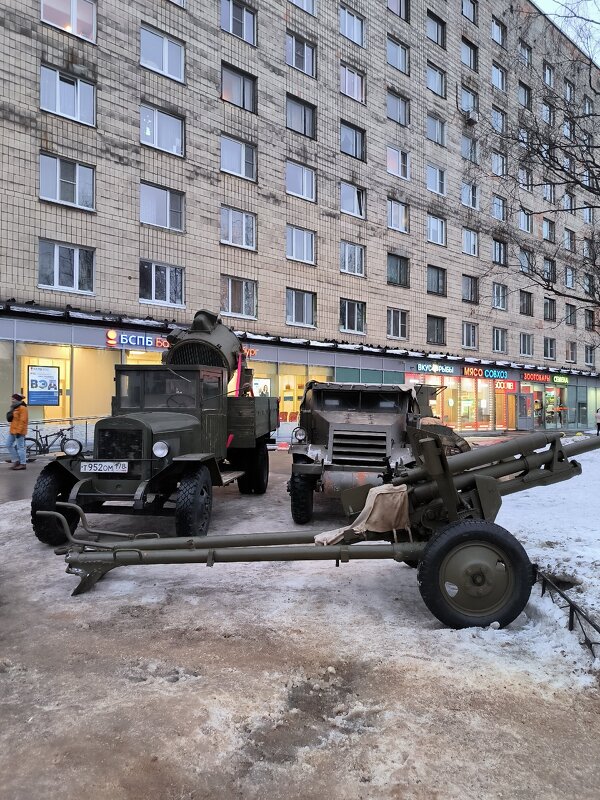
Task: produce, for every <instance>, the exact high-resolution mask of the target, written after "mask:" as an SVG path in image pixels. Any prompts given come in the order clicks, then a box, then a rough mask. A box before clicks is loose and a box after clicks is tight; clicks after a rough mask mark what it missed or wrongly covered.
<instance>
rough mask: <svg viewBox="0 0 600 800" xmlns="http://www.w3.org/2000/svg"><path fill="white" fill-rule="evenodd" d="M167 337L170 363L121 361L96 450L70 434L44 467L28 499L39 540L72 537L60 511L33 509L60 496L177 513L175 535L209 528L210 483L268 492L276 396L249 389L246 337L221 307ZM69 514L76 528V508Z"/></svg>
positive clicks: (92, 508) (104, 506)
mask: <svg viewBox="0 0 600 800" xmlns="http://www.w3.org/2000/svg"><path fill="white" fill-rule="evenodd" d="M167 338H168V340H169V344H170V348H169V350H168V351H167V352H166V353H165V354H164V356H163V361H164V364H163V365H161V366H117V367H116V374H115V395H114V397H113V399H112V414H111V416H110V417H106V418H104V419H102V420H100V421H99V422H98V423H97V424H96V427H95V432H94V448H93V453H91V454H88V453H84V452H83V448H82V445H81V443H80V442H79V441H77V440H76V439H69V440H67V441H65V443H64V445H63V450H64V455H60V456H58V457H57V458H56V459H55V460H54V461H52V462H50V463H49V464H47V465H46V466H45V467H44V469H43V470H42V472H41V473H40V476H39V478H38V480H37V482H36V484H35V487H34V490H33V495H32V501H31V521H32V525H33V530H34V532H35V535H36V536H37V538H38V539H39V540H40V541H42V542H44V543H46V544H50V545H53V546H57V545H60V544H63V543H64V542H65V540H66V537H65V534H64V532H63V530H62V529H61V528H60V527H59V526H58V525H57V524H56V521H55V520H54V519H52V518H49V517H40V516H37V515H36V512H37V511H52V510H54V509H55V503H56V501H57V500H59V501H69V502H72V503H76V504H77V505H79V506H81V508H83V509H84V510H85V511H88V512H93V513H104V514H115V513H126V514H159V515H167V514H173V515H174V517H175V531H176V534H177V535H178V536H202V535H204V534H206V533H207V531H208V527H209V523H210V516H211V509H212V489H213V486H225V485H227V484H230V483H232V482H233V481H237V485H238V488H239V490H240V492H241V493H242V494H263V493H264V492H265V491H266V489H267V484H268V481H269V456H268V450H267V442H268V440H269V439H270V437H271V434H272V432H273V431H274V430H275V428H276V427H277V417H278V399H277V398H275V397H253V396H251V393H250V391H249V387H250V386H251V380H252V377H251V372H250V371H249V370H247V369H246V367H245V359H244V355H243V350H242V346H241V343H240V341H239V339H238V338H237V336H236V335H235V334H234V332H233V331H232V330H230V329H229V328H228V327H226V326H225V325H223V324H222V323H221V321H220V320H219V318H218V316H217V315H214V314H212V313H210V312H208V311H199V312H198V313H197V314H196V315H195V317H194V321H193V324H192V326H191V328H190V329H189V330H182V329H175V330H174V331H173V332H172V333H171V334H170V335H169V336H168V337H167ZM236 371H237V388H236V392H235V395H236V396H228V395H227V385H228V382H229V381H230V380H231V378H232V376H233V375H234V374H236ZM68 521H69V525H70V526H71V528H72V530H74V529H75V527H76V526H77V522H78V518H77V516H76V515H74V514H73V513H72V512H71V513H70V514H69V520H68Z"/></svg>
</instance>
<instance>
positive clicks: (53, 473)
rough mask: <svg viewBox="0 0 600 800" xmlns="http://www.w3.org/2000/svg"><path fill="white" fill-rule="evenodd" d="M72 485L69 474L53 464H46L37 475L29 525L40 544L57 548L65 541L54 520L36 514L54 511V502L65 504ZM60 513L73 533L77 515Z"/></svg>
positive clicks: (77, 518)
mask: <svg viewBox="0 0 600 800" xmlns="http://www.w3.org/2000/svg"><path fill="white" fill-rule="evenodd" d="M74 483H75V481H74V480H73V479H72V478H71V476H70V473H68V472H67V471H66V470H64V469H63V468H62V467H59V466H58V464H55V463H50V464H46V466H45V467H44V469H43V470H42V471H41V472H40V474H39V475H38V479H37V481H36V482H35V486H34V487H33V494H32V495H31V525H32V527H33V532H34V533H35V535H36V536H37V538H38V539H39V540H40V542H43V543H44V544H50V545H52V547H57V546H58V545H60V544H64V543H65V542H66V541H67V537H66V536H65V532H64V530H63V528H62V526H61V525H59V524H58V522H57V521H56V520H55V519H52V518H48V517H38V516H37V513H36V512H37V511H56V501H57V500H59V501H61V502H63V503H66V502H67V501H68V500H69V492H70V491H71V487H72V486H73V484H74ZM61 513H62V514H63V515H64V516H65V518H66V520H67V522H68V523H69V528H70V530H71V533H73V531H74V530H75V528H76V527H77V525H78V524H79V515H78V514H77V513H75V512H74V511H70V510H65V509H63V510H62V511H61Z"/></svg>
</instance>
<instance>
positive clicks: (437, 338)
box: [427, 314, 446, 344]
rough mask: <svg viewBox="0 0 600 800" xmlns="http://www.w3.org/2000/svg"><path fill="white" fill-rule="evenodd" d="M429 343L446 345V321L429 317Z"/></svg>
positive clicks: (443, 318)
mask: <svg viewBox="0 0 600 800" xmlns="http://www.w3.org/2000/svg"><path fill="white" fill-rule="evenodd" d="M427 341H428V342H429V344H446V319H445V317H434V316H431V315H430V314H428V315H427Z"/></svg>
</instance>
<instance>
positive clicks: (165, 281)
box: [140, 261, 184, 306]
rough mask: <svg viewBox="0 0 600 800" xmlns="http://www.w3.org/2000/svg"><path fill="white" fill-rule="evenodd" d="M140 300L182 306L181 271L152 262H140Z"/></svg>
mask: <svg viewBox="0 0 600 800" xmlns="http://www.w3.org/2000/svg"><path fill="white" fill-rule="evenodd" d="M140 300H143V301H144V302H146V303H161V304H163V305H168V306H182V305H183V302H184V301H183V269H182V268H181V267H171V266H169V265H167V264H156V263H155V262H154V261H140Z"/></svg>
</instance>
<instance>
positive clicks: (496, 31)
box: [491, 17, 506, 47]
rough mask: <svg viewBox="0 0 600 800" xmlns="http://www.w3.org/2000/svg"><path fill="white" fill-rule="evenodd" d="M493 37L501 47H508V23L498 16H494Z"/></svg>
mask: <svg viewBox="0 0 600 800" xmlns="http://www.w3.org/2000/svg"><path fill="white" fill-rule="evenodd" d="M491 37H492V40H493V41H494V42H496V44H499V45H500V47H506V25H505V24H504V23H503V22H500V20H499V19H496V17H492V31H491Z"/></svg>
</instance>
